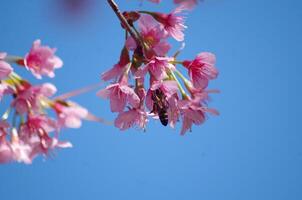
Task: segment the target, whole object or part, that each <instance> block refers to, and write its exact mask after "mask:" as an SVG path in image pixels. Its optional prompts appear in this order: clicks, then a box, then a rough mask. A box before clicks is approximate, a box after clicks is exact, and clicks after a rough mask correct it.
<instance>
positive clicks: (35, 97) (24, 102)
mask: <svg viewBox="0 0 302 200" xmlns="http://www.w3.org/2000/svg"><path fill="white" fill-rule="evenodd" d="M55 92H56V87H55V86H54V85H52V84H50V83H45V84H43V85H38V86H31V85H30V84H29V83H28V82H23V85H22V86H21V87H20V88H19V89H18V91H17V93H16V98H15V99H14V100H13V102H12V106H13V107H15V109H16V110H17V112H18V113H19V114H24V113H27V112H29V110H30V109H31V110H33V111H38V110H39V109H40V108H41V106H42V104H43V100H45V99H46V98H47V97H50V96H52V95H53V94H54V93H55Z"/></svg>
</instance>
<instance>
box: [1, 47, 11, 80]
mask: <svg viewBox="0 0 302 200" xmlns="http://www.w3.org/2000/svg"><path fill="white" fill-rule="evenodd" d="M5 57H6V53H4V52H0V80H1V79H4V78H6V77H7V76H8V75H9V74H10V73H11V72H12V71H13V68H12V67H11V65H10V64H8V63H7V62H5V61H4V59H5Z"/></svg>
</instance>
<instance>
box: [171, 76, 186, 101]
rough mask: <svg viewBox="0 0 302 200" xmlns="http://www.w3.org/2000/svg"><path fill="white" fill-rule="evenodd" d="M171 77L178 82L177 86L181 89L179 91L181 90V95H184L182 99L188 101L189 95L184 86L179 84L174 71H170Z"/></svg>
mask: <svg viewBox="0 0 302 200" xmlns="http://www.w3.org/2000/svg"><path fill="white" fill-rule="evenodd" d="M170 75H171V76H172V78H173V80H175V81H176V83H177V86H178V88H179V90H180V93H181V95H182V98H183V99H187V98H188V95H187V93H186V91H185V90H184V88H183V87H182V85H181V84H180V82H179V80H178V79H177V77H176V76H175V74H174V72H173V71H170Z"/></svg>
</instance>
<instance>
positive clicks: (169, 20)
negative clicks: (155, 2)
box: [152, 6, 187, 41]
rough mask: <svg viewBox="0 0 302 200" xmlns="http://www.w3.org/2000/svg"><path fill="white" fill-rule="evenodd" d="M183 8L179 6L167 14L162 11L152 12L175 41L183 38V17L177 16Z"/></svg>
mask: <svg viewBox="0 0 302 200" xmlns="http://www.w3.org/2000/svg"><path fill="white" fill-rule="evenodd" d="M184 9H185V8H184V7H183V6H180V7H178V8H176V9H175V10H174V11H173V12H171V13H169V14H164V13H152V16H153V17H154V19H156V20H157V21H158V22H160V23H161V25H162V27H163V28H164V30H165V32H166V34H167V35H169V36H172V37H173V38H174V39H175V40H177V41H183V40H184V33H183V31H184V29H185V28H187V27H186V26H185V25H184V21H185V20H184V17H183V16H179V15H178V14H179V13H181V12H182V11H183V10H184Z"/></svg>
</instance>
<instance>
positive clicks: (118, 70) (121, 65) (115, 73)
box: [101, 47, 130, 81]
mask: <svg viewBox="0 0 302 200" xmlns="http://www.w3.org/2000/svg"><path fill="white" fill-rule="evenodd" d="M129 64H130V58H129V52H128V49H127V48H126V47H124V48H123V50H122V52H121V56H120V61H119V62H118V63H117V64H115V65H114V66H113V68H111V69H110V70H108V71H106V72H104V73H103V74H102V75H101V78H102V80H104V81H109V80H110V79H113V78H118V77H120V76H121V75H122V74H123V73H124V72H125V70H127V66H128V65H129Z"/></svg>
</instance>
